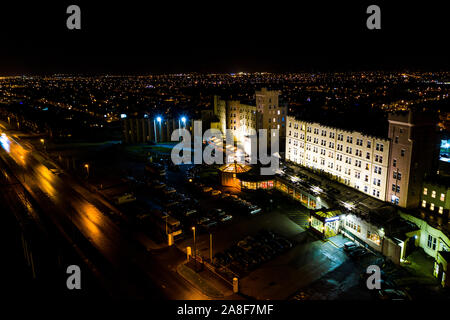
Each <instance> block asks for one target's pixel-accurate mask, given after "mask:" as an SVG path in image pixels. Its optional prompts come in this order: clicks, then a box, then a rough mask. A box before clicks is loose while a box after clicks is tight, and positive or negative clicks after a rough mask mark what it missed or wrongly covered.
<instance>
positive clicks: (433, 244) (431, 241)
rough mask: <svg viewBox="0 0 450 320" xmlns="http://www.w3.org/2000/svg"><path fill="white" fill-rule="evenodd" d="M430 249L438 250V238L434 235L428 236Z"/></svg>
mask: <svg viewBox="0 0 450 320" xmlns="http://www.w3.org/2000/svg"><path fill="white" fill-rule="evenodd" d="M427 245H428V248H430V249H433V250H436V238H435V237H433V236H432V235H428V243H427Z"/></svg>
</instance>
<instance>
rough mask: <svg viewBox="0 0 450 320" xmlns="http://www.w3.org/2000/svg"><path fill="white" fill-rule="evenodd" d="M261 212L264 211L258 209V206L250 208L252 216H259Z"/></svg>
mask: <svg viewBox="0 0 450 320" xmlns="http://www.w3.org/2000/svg"><path fill="white" fill-rule="evenodd" d="M261 211H262V209H261V208H259V207H257V206H250V207H249V212H250V214H251V215H255V214H258V213H260V212H261Z"/></svg>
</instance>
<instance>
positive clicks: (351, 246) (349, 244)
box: [344, 241, 358, 252]
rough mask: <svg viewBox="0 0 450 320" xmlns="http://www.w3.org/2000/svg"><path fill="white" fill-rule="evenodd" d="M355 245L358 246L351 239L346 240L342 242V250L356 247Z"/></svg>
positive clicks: (346, 250)
mask: <svg viewBox="0 0 450 320" xmlns="http://www.w3.org/2000/svg"><path fill="white" fill-rule="evenodd" d="M357 247H358V245H357V244H356V243H354V242H352V241H348V242H346V243H344V251H345V252H348V251H351V250H353V249H356V248H357Z"/></svg>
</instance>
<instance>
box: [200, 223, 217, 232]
mask: <svg viewBox="0 0 450 320" xmlns="http://www.w3.org/2000/svg"><path fill="white" fill-rule="evenodd" d="M215 226H217V222H216V221H209V222H205V223H202V227H203V228H204V229H206V230H209V229H211V228H213V227H215Z"/></svg>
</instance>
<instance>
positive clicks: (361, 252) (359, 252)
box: [348, 247, 368, 259]
mask: <svg viewBox="0 0 450 320" xmlns="http://www.w3.org/2000/svg"><path fill="white" fill-rule="evenodd" d="M367 253H368V251H367V250H366V249H364V248H362V247H358V248H356V249H355V250H353V251H351V252H350V253H349V254H348V255H349V257H350V258H352V259H359V258H361V257H363V256H365V255H366V254H367Z"/></svg>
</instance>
